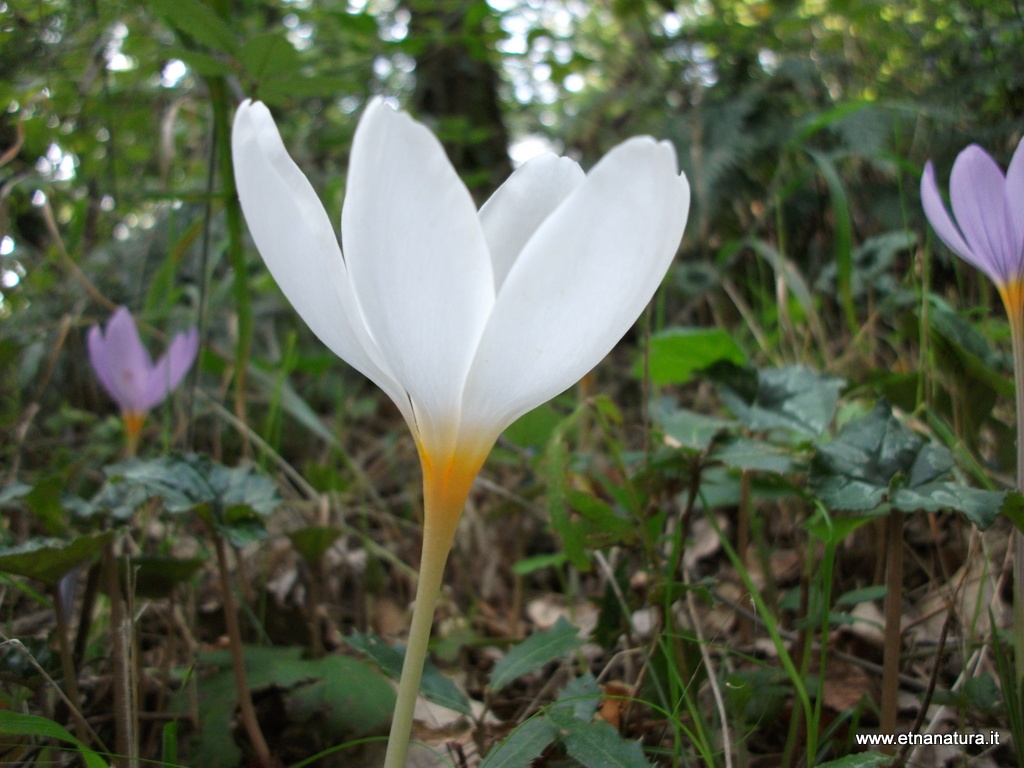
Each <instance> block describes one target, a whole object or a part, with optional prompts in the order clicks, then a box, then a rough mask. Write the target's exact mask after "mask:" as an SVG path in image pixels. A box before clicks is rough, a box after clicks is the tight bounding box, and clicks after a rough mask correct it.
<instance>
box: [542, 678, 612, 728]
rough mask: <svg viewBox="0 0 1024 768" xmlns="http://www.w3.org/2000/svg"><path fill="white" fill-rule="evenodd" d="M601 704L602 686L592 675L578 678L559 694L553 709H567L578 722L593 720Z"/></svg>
mask: <svg viewBox="0 0 1024 768" xmlns="http://www.w3.org/2000/svg"><path fill="white" fill-rule="evenodd" d="M600 703H601V686H600V685H598V684H597V680H596V679H595V678H594V676H593V675H592V674H590V673H589V672H587V674H585V675H582V676H581V677H577V678H576V679H575V680H573V681H572V682H571V683H569V684H568V685H567V686H565V688H563V689H562V692H561V693H560V694H558V700H557V701H556V702H555V703H554V704H553V705H552V708H555V707H558V708H563V709H565V708H567V709H569V710H570V711H571V712H572V716H573V717H575V718H576V719H577V720H584V721H587V720H591V719H592V718H593V717H594V713H595V712H597V707H598V705H600Z"/></svg>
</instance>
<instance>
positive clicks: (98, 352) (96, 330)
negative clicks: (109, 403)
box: [85, 325, 120, 404]
mask: <svg viewBox="0 0 1024 768" xmlns="http://www.w3.org/2000/svg"><path fill="white" fill-rule="evenodd" d="M85 344H86V348H87V349H88V351H89V363H90V364H91V365H92V370H93V372H94V373H95V374H96V378H97V379H99V380H100V384H102V385H103V389H105V390H106V391H107V394H108V395H110V397H111V398H112V399H113V400H114V401H115V402H118V404H120V402H119V401H118V389H117V376H116V375H115V373H114V365H113V363H112V362H111V360H110V355H109V354H107V345H106V343H105V342H104V340H103V331H102V330H101V329H100V326H99V325H94V326H92V327H91V328H90V329H89V333H88V334H87V335H86V337H85Z"/></svg>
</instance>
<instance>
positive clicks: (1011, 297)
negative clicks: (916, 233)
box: [921, 142, 1024, 319]
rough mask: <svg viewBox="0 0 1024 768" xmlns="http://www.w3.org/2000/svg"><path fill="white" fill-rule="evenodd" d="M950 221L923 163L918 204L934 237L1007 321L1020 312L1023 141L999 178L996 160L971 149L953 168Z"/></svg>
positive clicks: (931, 168)
mask: <svg viewBox="0 0 1024 768" xmlns="http://www.w3.org/2000/svg"><path fill="white" fill-rule="evenodd" d="M949 197H950V201H951V202H952V204H953V216H955V217H956V218H955V221H954V218H953V216H950V215H949V213H948V212H947V210H946V206H945V204H944V203H943V201H942V196H941V195H940V194H939V188H938V185H937V184H936V183H935V168H934V166H933V165H932V163H931V161H930V160H929V161H928V162H927V163H926V164H925V167H924V175H923V176H922V177H921V202H922V204H923V205H924V212H925V214H926V215H927V216H928V221H930V222H931V225H932V227H933V228H934V229H935V232H936V233H937V234H938V236H939V237H940V238H941V239H942V242H944V243H945V244H946V245H947V246H948V247H949V249H950V250H951V251H953V253H955V254H956V255H957V256H959V257H960V258H962V259H963V260H964V261H966V262H968V263H969V264H973V265H974V266H975V267H977V268H978V269H980V270H981V271H982V272H984V273H985V274H986V275H988V276H989V277H990V278H991V279H992V282H994V283H995V285H996V288H998V289H999V293H1000V295H1001V296H1002V298H1003V303H1004V304H1006V311H1007V312H1008V313H1009V314H1010V317H1011V319H1012V318H1013V317H1015V316H1017V315H1020V314H1021V312H1022V311H1024V303H1022V299H1024V291H1022V290H1021V289H1022V283H1024V142H1021V143H1020V144H1018V145H1017V151H1016V152H1014V153H1013V159H1012V160H1011V161H1010V167H1009V169H1008V170H1007V172H1006V175H1005V176H1004V175H1003V171H1002V169H1001V168H1000V167H999V166H998V165H997V164H996V161H995V160H993V159H992V157H991V156H990V155H989V154H988V153H987V152H986V151H985V150H984V149H982V148H981V147H979V146H978V145H977V144H971V145H970V146H969V147H967V148H966V149H965V150H963V151H962V152H961V153H960V154H959V155H957V158H956V162H954V163H953V171H952V173H951V174H950V177H949Z"/></svg>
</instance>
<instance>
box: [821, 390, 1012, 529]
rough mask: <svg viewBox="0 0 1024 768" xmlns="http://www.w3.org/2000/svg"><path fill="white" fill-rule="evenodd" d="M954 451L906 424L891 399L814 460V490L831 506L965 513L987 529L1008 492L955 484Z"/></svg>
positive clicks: (856, 422) (869, 510)
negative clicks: (884, 507)
mask: <svg viewBox="0 0 1024 768" xmlns="http://www.w3.org/2000/svg"><path fill="white" fill-rule="evenodd" d="M954 467H955V463H954V461H953V457H952V455H951V454H950V452H949V451H948V450H947V449H946V448H944V447H943V446H939V445H932V444H930V443H927V442H926V441H925V439H924V438H923V437H921V436H920V435H918V434H916V433H914V432H912V431H911V430H910V429H908V428H907V427H906V426H904V425H903V424H902V423H901V422H900V421H899V420H898V419H897V418H896V417H895V416H894V415H893V413H892V409H891V408H890V407H889V405H888V404H887V403H880V404H879V405H878V406H876V407H875V408H874V410H872V411H871V412H870V413H869V414H867V415H866V416H863V417H861V418H859V419H855V420H854V421H851V422H850V423H848V424H847V425H845V426H844V427H843V428H842V429H841V430H840V431H839V434H838V435H836V438H835V440H833V441H832V442H831V443H828V444H825V445H820V446H819V447H818V451H817V453H816V454H815V456H814V459H813V460H812V461H811V475H810V483H811V488H812V489H813V490H814V492H815V493H816V494H817V496H818V498H820V499H821V500H822V501H823V502H824V503H825V505H826V506H828V507H829V508H830V509H836V510H844V511H848V512H867V513H874V512H881V511H884V510H881V509H880V508H881V506H882V505H883V504H889V505H891V506H892V507H894V508H896V509H899V510H901V511H903V512H916V511H919V510H921V511H927V512H940V511H945V510H952V511H956V512H961V513H963V514H964V515H965V516H966V517H967V518H968V519H969V520H970V521H971V522H972V523H974V524H975V525H977V526H978V527H979V528H983V529H984V528H987V527H988V526H989V525H991V524H992V522H993V521H994V520H995V519H996V517H997V516H998V514H999V512H1000V511H1001V510H1002V508H1003V506H1004V505H1006V504H1007V499H1008V497H1007V494H1006V493H1004V492H998V491H984V490H980V489H977V488H969V487H966V486H963V485H960V484H959V483H956V482H953V479H954V478H953V469H954Z"/></svg>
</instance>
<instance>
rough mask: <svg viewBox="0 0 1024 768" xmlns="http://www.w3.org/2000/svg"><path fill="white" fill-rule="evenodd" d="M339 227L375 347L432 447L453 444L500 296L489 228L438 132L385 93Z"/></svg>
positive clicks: (369, 125)
mask: <svg viewBox="0 0 1024 768" xmlns="http://www.w3.org/2000/svg"><path fill="white" fill-rule="evenodd" d="M341 236H342V244H343V248H344V252H345V260H346V263H347V265H348V270H349V275H350V276H351V279H352V285H353V287H354V290H355V293H356V295H357V297H358V301H359V306H360V307H361V309H362V312H363V319H364V322H365V323H366V326H367V328H368V329H369V331H370V335H371V336H372V338H373V340H374V342H375V344H376V346H377V349H378V350H379V351H380V354H381V356H382V358H383V359H384V360H385V361H386V363H387V365H388V367H389V368H390V369H391V370H392V371H394V373H395V377H396V378H397V380H398V381H399V382H400V383H401V384H402V386H403V387H404V388H405V390H406V391H407V392H408V393H409V397H410V399H411V401H412V404H413V407H414V409H415V415H416V428H417V429H418V430H419V433H420V436H421V437H422V438H424V439H425V440H429V441H430V442H432V443H434V444H435V445H432V446H431V448H432V450H435V451H438V450H442V446H441V445H438V444H437V443H438V442H440V443H444V444H445V445H447V446H448V447H450V446H451V445H453V444H454V440H455V432H456V430H457V429H458V410H459V408H458V404H459V400H460V398H461V394H462V387H463V384H464V382H465V376H466V371H467V370H468V368H469V364H470V361H471V359H472V355H473V351H474V350H475V349H476V345H477V341H478V339H479V337H480V333H481V332H482V330H483V326H484V322H485V321H486V319H487V316H488V314H489V312H490V309H491V307H492V306H493V302H494V288H493V277H492V271H491V263H490V258H489V256H488V253H487V245H486V243H485V241H484V236H483V230H482V229H481V227H480V223H479V221H478V220H477V216H476V208H475V206H474V205H473V201H472V198H471V197H470V195H469V191H468V190H467V189H466V187H465V185H464V184H463V183H462V181H461V180H460V179H459V177H458V174H456V172H455V169H454V168H453V167H452V165H451V163H450V162H448V158H447V157H446V156H445V153H444V150H443V149H442V147H441V144H440V142H439V141H438V140H437V139H436V138H435V137H434V136H433V134H431V133H430V131H429V130H427V128H426V127H425V126H423V125H421V124H420V123H417V122H415V121H414V120H413V119H412V118H410V117H409V116H408V115H406V114H403V113H398V112H395V111H394V110H392V109H391V108H390V107H388V106H387V105H386V104H385V103H384V102H383V101H381V100H379V99H377V100H374V101H373V102H371V103H370V104H369V106H367V108H366V111H365V113H364V114H363V116H362V119H361V120H360V121H359V126H358V127H357V129H356V134H355V138H354V140H353V144H352V154H351V158H350V161H349V172H348V179H347V182H346V191H345V204H344V208H343V210H342V215H341Z"/></svg>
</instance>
